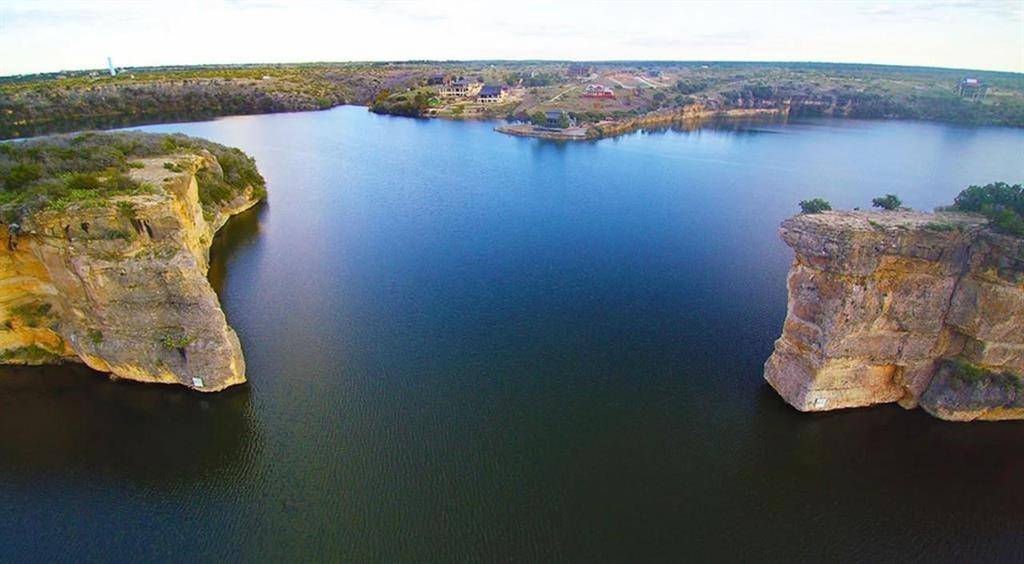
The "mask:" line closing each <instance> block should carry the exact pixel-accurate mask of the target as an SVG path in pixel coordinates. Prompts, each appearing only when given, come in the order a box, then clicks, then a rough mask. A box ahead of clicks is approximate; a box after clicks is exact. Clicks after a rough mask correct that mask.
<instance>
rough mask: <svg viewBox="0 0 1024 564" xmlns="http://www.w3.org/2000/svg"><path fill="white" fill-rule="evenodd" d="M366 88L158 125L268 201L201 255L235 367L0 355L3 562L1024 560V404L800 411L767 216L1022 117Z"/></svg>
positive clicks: (1022, 138)
mask: <svg viewBox="0 0 1024 564" xmlns="http://www.w3.org/2000/svg"><path fill="white" fill-rule="evenodd" d="M492 127H493V124H485V123H453V122H445V121H418V120H412V119H406V118H392V117H383V116H376V115H373V114H370V113H368V112H366V111H365V110H364V109H362V108H339V109H335V110H331V111H327V112H316V113H301V114H280V115H264V116H255V117H239V118H229V119H222V120H217V121H213V122H206V123H190V124H177V125H160V126H152V127H146V128H144V129H146V130H149V131H180V132H184V133H187V134H189V135H195V136H201V137H206V138H209V139H212V140H215V141H218V142H221V143H225V144H228V145H235V146H238V147H241V148H242V149H244V150H245V151H247V152H248V153H250V154H252V155H254V156H255V157H256V159H257V161H258V163H259V166H260V169H261V171H262V172H263V174H264V175H265V176H266V178H267V180H268V187H269V191H270V202H269V204H268V205H266V206H264V207H261V208H259V209H257V210H255V211H253V212H250V213H247V214H245V215H244V216H242V217H238V218H235V219H234V220H232V223H231V224H229V225H228V226H227V227H226V228H225V230H224V231H223V232H222V234H221V235H220V236H219V237H218V240H217V242H216V244H215V248H214V250H213V256H214V264H213V267H212V269H211V280H212V281H213V283H214V285H215V287H216V288H217V289H218V292H219V293H220V295H221V299H222V301H223V304H224V307H225V310H226V312H227V315H228V318H229V321H230V322H231V324H232V325H233V326H234V327H235V328H236V329H237V331H238V333H239V336H240V338H241V340H242V344H243V347H244V349H245V354H246V359H247V362H248V376H249V380H250V384H249V385H248V386H246V387H242V388H238V389H233V390H230V391H228V392H225V393H222V394H218V395H213V396H211V395H201V394H195V393H191V392H187V391H184V390H176V389H168V388H163V387H152V386H144V385H134V384H126V383H117V384H115V383H110V382H107V381H106V380H105V379H104V378H103V377H102V376H100V375H97V374H95V373H92V372H89V371H87V370H84V369H69V368H48V369H6V370H4V371H3V372H2V373H0V561H3V560H42V561H51V560H75V561H90V560H118V561H132V560H139V559H146V560H158V561H173V562H183V561H195V560H202V561H217V562H221V561H238V560H247V561H308V560H341V561H379V562H396V561H459V562H491V561H512V562H531V561H533V562H552V561H567V560H568V561H585V562H597V561H633V562H637V561H651V560H672V561H678V560H685V559H687V558H689V559H709V558H715V559H719V560H723V559H724V560H742V561H751V560H791V559H799V560H807V561H820V560H825V559H858V560H865V561H873V560H904V561H906V560H930V561H936V560H959V561H982V560H1008V561H1014V560H1015V561H1021V560H1022V559H1024V509H1022V508H1024V488H1021V479H1022V477H1024V425H1021V424H1017V423H994V424H976V425H958V424H950V423H944V422H941V421H937V420H934V419H932V418H930V417H928V416H927V415H924V414H923V413H921V412H906V411H903V410H902V409H900V408H898V407H892V406H883V407H877V408H872V409H864V410H855V411H845V412H835V413H828V414H819V415H808V414H800V413H797V412H795V411H794V410H792V409H791V408H789V407H788V406H787V405H785V404H784V403H783V402H782V401H781V400H780V399H779V398H778V397H777V396H776V395H775V394H774V393H773V392H772V391H771V390H770V389H769V388H768V387H767V385H766V384H764V383H763V380H762V378H761V371H762V364H763V362H764V360H765V359H766V358H767V356H768V355H769V353H770V352H771V348H772V342H773V340H774V339H775V338H776V337H777V336H778V333H779V332H780V330H781V325H782V320H783V317H784V316H785V307H786V303H785V301H786V291H785V274H786V271H787V268H788V266H789V261H790V260H791V254H790V252H789V250H788V249H787V248H786V247H785V246H784V245H783V244H782V243H781V242H780V241H779V240H778V237H777V235H776V229H777V225H778V223H779V222H780V221H781V220H782V219H783V218H785V217H786V216H788V215H790V214H792V213H794V212H795V211H796V209H797V206H796V203H797V202H798V201H799V200H801V199H805V198H809V197H814V196H821V197H824V198H827V199H829V200H831V201H832V203H833V204H834V205H836V206H838V207H853V206H865V207H866V206H868V205H870V201H871V198H872V197H874V196H878V195H881V194H884V193H886V192H894V193H897V194H899V195H900V196H901V197H902V198H903V200H904V202H905V203H906V204H907V205H910V206H912V207H915V208H922V209H930V208H932V207H934V206H937V205H942V204H946V203H948V202H950V201H951V200H952V198H953V197H954V196H955V195H956V194H957V192H959V190H961V189H962V188H964V187H965V186H966V185H968V184H971V183H985V182H989V181H994V180H1008V181H1020V180H1021V178H1022V177H1024V164H1022V163H1024V132H1022V131H1020V130H1011V129H992V128H988V129H986V128H958V127H952V126H944V125H935V124H921V123H885V122H854V121H847V122H842V121H818V122H805V123H790V124H751V123H747V124H733V125H728V126H722V127H717V128H711V129H702V130H697V131H688V132H687V131H661V132H656V133H638V134H634V135H629V136H626V137H622V138H618V139H609V140H603V141H599V142H594V143H578V144H568V145H565V144H557V143H551V142H544V141H540V140H532V139H521V138H513V137H506V136H503V135H500V134H497V133H494V132H492V131H491V128H492Z"/></svg>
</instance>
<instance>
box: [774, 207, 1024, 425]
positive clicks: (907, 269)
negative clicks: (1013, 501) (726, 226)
mask: <svg viewBox="0 0 1024 564" xmlns="http://www.w3.org/2000/svg"><path fill="white" fill-rule="evenodd" d="M780 233H781V236H782V239H783V240H784V241H785V242H786V244H787V245H789V246H790V247H792V248H793V250H794V251H795V254H796V258H795V260H794V262H793V265H792V268H791V270H790V273H789V278H788V284H787V285H788V291H789V305H788V310H787V315H786V321H785V325H784V327H783V332H782V336H781V337H780V338H779V339H778V341H776V343H775V351H774V352H773V354H772V356H771V358H769V359H768V361H767V363H766V364H765V378H766V379H767V380H768V382H769V383H770V384H771V385H772V387H774V388H775V389H776V390H777V391H778V392H779V394H781V395H782V397H783V398H785V400H786V401H787V402H789V403H790V404H792V405H793V406H794V407H796V408H797V409H799V410H801V411H824V410H832V409H840V408H847V407H859V406H866V405H871V404H877V403H889V402H899V404H900V405H902V406H903V407H906V408H914V407H917V406H920V407H922V408H924V409H925V410H926V411H928V412H929V413H931V414H932V415H935V416H937V417H940V418H943V419H950V420H958V421H963V420H976V419H988V420H992V419H1020V418H1024V385H1022V381H1021V377H1020V375H1021V373H1024V240H1022V239H1020V238H1018V237H1012V236H1009V235H1003V234H1000V233H997V232H995V231H993V230H992V229H991V228H989V226H988V224H987V220H985V219H984V218H981V217H978V216H973V215H966V214H955V213H938V214H929V213H917V212H826V213H821V214H808V215H800V216H797V217H794V218H791V219H788V220H786V221H785V222H783V224H782V227H781V230H780Z"/></svg>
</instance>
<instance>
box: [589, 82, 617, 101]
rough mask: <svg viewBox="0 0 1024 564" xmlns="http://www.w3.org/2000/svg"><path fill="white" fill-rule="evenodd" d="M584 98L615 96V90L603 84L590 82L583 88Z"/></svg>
mask: <svg viewBox="0 0 1024 564" xmlns="http://www.w3.org/2000/svg"><path fill="white" fill-rule="evenodd" d="M583 97H584V98H614V97H615V92H614V91H613V90H612V89H611V88H608V87H607V86H605V85H603V84H588V85H587V87H586V88H585V89H584V90H583Z"/></svg>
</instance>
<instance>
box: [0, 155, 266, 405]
mask: <svg viewBox="0 0 1024 564" xmlns="http://www.w3.org/2000/svg"><path fill="white" fill-rule="evenodd" d="M167 162H175V163H177V165H176V166H173V167H172V168H173V169H174V171H170V170H168V169H167V168H165V166H164V165H165V163H167ZM138 163H139V164H137V165H136V166H140V168H136V169H133V170H132V172H131V175H132V176H133V177H134V178H135V179H137V180H140V181H143V182H145V183H147V185H149V186H151V187H152V188H151V189H150V190H149V191H148V193H144V194H140V195H135V196H120V197H116V198H113V199H112V201H110V202H107V203H104V204H101V205H93V206H88V207H84V206H78V207H75V208H73V209H72V208H68V209H65V210H62V211H55V210H52V209H51V210H47V211H40V212H36V213H34V214H33V215H32V216H31V217H29V218H28V219H27V220H26V221H24V222H23V224H22V225H21V231H20V233H19V234H18V235H16V236H12V235H8V234H7V233H4V235H3V237H5V238H6V239H7V240H5V241H4V243H5V244H4V245H3V250H2V251H0V315H3V317H4V319H5V320H6V321H5V325H4V327H3V328H0V360H2V361H4V362H7V363H24V364H44V363H50V362H59V361H62V360H81V361H83V362H85V363H86V364H87V365H89V366H90V367H92V368H94V369H96V370H100V371H104V372H109V373H111V375H112V377H117V378H125V379H129V380H137V381H141V382H160V383H171V384H182V385H185V386H188V387H190V388H194V389H197V390H202V391H217V390H222V389H224V388H226V387H228V386H231V385H234V384H238V383H241V382H244V381H245V362H244V360H243V358H242V350H241V347H240V345H239V342H238V337H237V336H236V335H235V332H234V330H232V329H231V327H229V326H228V324H227V321H226V319H225V317H224V313H223V312H222V311H221V308H220V303H219V301H218V299H217V296H216V294H215V293H214V291H213V289H212V288H211V287H210V284H209V282H208V281H207V279H206V273H207V269H208V266H209V256H208V253H209V248H210V244H211V242H212V240H213V236H214V233H215V232H216V230H217V229H219V228H220V227H221V226H222V225H223V224H224V222H225V221H226V220H227V218H228V217H230V216H231V215H232V214H235V213H239V212H241V211H243V210H245V209H248V208H249V207H252V206H253V205H255V204H256V203H257V201H258V197H259V196H258V195H257V194H256V193H255V191H254V190H252V189H248V190H245V191H243V192H242V193H241V194H239V195H238V196H237V197H235V198H234V200H232V201H230V202H224V203H221V204H215V205H212V206H211V205H208V206H207V209H206V210H205V216H204V208H203V206H202V205H201V203H200V200H199V194H198V184H197V178H196V174H197V172H198V171H199V170H201V169H206V170H207V171H210V172H212V173H213V174H218V173H220V170H219V165H218V163H217V160H216V158H214V157H213V156H212V155H211V154H209V153H206V152H202V154H199V155H175V156H173V157H159V158H154V159H144V160H141V161H138Z"/></svg>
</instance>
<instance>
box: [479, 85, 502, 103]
mask: <svg viewBox="0 0 1024 564" xmlns="http://www.w3.org/2000/svg"><path fill="white" fill-rule="evenodd" d="M506 98H508V88H506V87H505V86H496V85H491V84H487V85H484V87H483V88H481V89H480V93H479V94H477V97H476V99H477V101H478V102H480V103H482V104H495V103H499V102H504V101H505V99H506Z"/></svg>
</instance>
